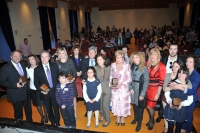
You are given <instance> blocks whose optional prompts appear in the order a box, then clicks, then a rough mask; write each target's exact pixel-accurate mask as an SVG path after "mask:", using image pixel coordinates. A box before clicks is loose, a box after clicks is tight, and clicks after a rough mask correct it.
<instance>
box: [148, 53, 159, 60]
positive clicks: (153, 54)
mask: <svg viewBox="0 0 200 133" xmlns="http://www.w3.org/2000/svg"><path fill="white" fill-rule="evenodd" d="M149 58H150V61H151V62H157V60H158V54H157V53H156V52H152V53H151V54H150V57H149Z"/></svg>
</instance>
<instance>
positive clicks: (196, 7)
mask: <svg viewBox="0 0 200 133" xmlns="http://www.w3.org/2000/svg"><path fill="white" fill-rule="evenodd" d="M199 4H200V2H196V3H194V4H193V8H192V17H191V26H192V25H196V24H197V23H198V10H199Z"/></svg>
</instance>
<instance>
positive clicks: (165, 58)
mask: <svg viewBox="0 0 200 133" xmlns="http://www.w3.org/2000/svg"><path fill="white" fill-rule="evenodd" d="M168 57H169V55H167V56H165V57H164V58H163V59H162V63H163V64H165V66H166V65H167V61H168ZM177 60H179V61H182V62H183V59H182V58H181V57H180V56H178V57H177ZM184 64H185V62H183V65H184Z"/></svg>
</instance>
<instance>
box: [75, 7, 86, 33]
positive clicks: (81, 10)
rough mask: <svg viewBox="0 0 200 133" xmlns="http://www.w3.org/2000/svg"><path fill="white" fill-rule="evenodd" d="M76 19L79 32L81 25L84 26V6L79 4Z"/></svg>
mask: <svg viewBox="0 0 200 133" xmlns="http://www.w3.org/2000/svg"><path fill="white" fill-rule="evenodd" d="M77 17H78V18H77V19H78V30H79V32H81V30H82V27H85V9H84V6H79V11H77Z"/></svg>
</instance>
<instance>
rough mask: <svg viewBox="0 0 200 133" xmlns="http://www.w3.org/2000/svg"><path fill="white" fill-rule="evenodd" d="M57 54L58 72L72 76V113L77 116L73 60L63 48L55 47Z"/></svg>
mask: <svg viewBox="0 0 200 133" xmlns="http://www.w3.org/2000/svg"><path fill="white" fill-rule="evenodd" d="M57 54H58V60H57V62H56V63H57V65H58V67H59V70H60V72H61V71H65V72H67V73H68V74H71V75H72V76H73V79H72V84H73V88H74V115H75V118H77V113H76V96H77V89H76V85H75V82H74V80H75V78H76V68H75V66H74V63H73V61H72V60H71V59H69V58H68V55H67V51H66V50H65V48H57Z"/></svg>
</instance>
